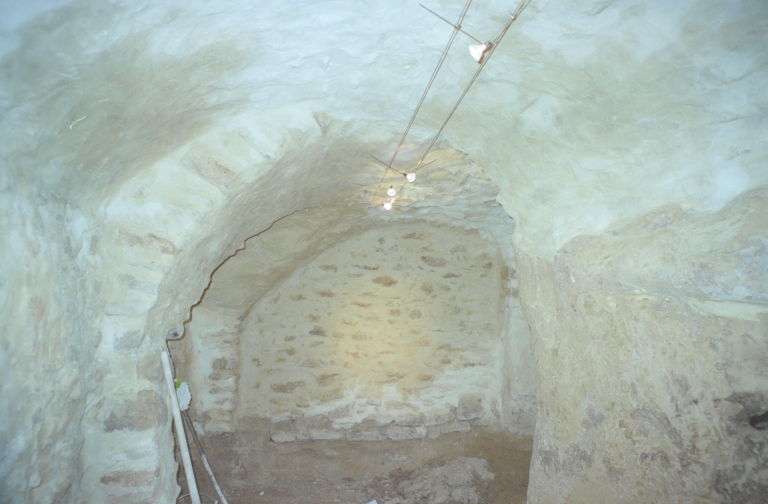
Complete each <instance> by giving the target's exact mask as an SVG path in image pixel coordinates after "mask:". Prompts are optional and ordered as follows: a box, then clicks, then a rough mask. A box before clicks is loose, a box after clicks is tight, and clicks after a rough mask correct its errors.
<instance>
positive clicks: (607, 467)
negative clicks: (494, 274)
mask: <svg viewBox="0 0 768 504" xmlns="http://www.w3.org/2000/svg"><path fill="white" fill-rule="evenodd" d="M767 210H768V189H766V188H763V189H758V190H753V191H750V192H747V193H745V194H744V195H742V196H741V197H739V198H737V199H736V200H734V201H733V202H731V203H729V204H728V205H727V206H726V207H725V208H724V209H723V210H721V211H720V212H718V213H715V214H697V213H694V212H691V211H685V210H682V209H680V208H678V207H674V206H670V207H665V208H662V209H659V210H657V211H654V212H651V213H649V214H647V215H645V216H643V217H641V218H639V219H637V220H635V221H633V222H631V223H629V224H627V225H626V226H623V227H617V228H614V229H613V230H610V231H609V232H607V233H605V234H603V235H600V236H594V237H580V238H576V239H573V240H572V241H570V242H569V243H568V244H567V245H566V246H565V247H563V249H561V250H560V252H559V253H558V255H557V257H556V258H555V260H554V262H550V261H547V260H543V259H536V258H533V257H530V256H523V257H520V256H518V263H519V264H520V272H521V274H522V278H521V280H520V288H521V299H522V302H523V310H524V313H525V315H526V317H527V319H528V320H529V322H530V324H531V328H532V333H533V335H534V339H535V348H536V352H535V354H536V376H537V394H538V395H537V397H538V419H537V425H536V436H535V441H534V445H535V446H534V457H533V460H532V464H531V476H530V486H529V502H531V503H532V504H534V503H552V502H568V503H585V504H586V503H594V502H638V503H640V502H647V503H650V502H669V503H672V502H679V503H691V502H697V503H702V504H703V503H715V502H745V503H746V502H760V501H762V500H763V499H764V497H765V495H766V493H768V470H766V465H767V463H768V443H766V438H765V432H764V431H758V430H755V429H754V428H752V427H751V426H750V424H749V420H750V418H751V417H753V416H755V415H759V414H761V413H762V412H764V411H765V410H768V297H766V292H768V276H767V275H768V267H766V266H767V265H768V248H767V247H768V218H767V217H766V215H768V213H767Z"/></svg>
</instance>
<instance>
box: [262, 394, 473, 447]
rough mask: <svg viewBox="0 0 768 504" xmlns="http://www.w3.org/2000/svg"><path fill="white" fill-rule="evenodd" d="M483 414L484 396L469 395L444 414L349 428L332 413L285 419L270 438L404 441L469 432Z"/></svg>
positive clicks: (277, 425)
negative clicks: (339, 424) (335, 420)
mask: <svg viewBox="0 0 768 504" xmlns="http://www.w3.org/2000/svg"><path fill="white" fill-rule="evenodd" d="M484 416H485V410H484V408H483V404H482V397H481V396H479V395H474V394H467V395H463V396H461V397H460V398H459V404H458V407H451V408H447V412H445V413H443V414H435V415H423V414H420V415H413V416H411V417H410V418H407V419H404V420H393V421H391V422H387V423H383V424H382V423H378V422H376V421H374V420H370V419H367V420H363V421H362V422H360V423H357V424H354V425H352V426H351V427H348V428H344V427H334V419H333V416H332V415H331V416H324V415H315V416H311V417H301V418H296V419H291V420H284V421H282V422H276V423H273V424H272V429H271V432H270V439H271V440H272V441H274V442H275V443H284V442H288V441H308V440H314V441H317V440H328V439H348V440H350V441H380V440H382V439H390V440H392V441H403V440H406V439H424V438H436V437H437V436H439V435H440V434H448V433H451V432H467V431H469V430H471V428H472V426H473V425H474V424H478V423H482V419H483V417H484ZM345 427H346V426H345Z"/></svg>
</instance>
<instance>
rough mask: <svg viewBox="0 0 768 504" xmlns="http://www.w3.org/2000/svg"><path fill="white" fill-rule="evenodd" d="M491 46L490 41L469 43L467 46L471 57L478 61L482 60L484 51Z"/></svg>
mask: <svg viewBox="0 0 768 504" xmlns="http://www.w3.org/2000/svg"><path fill="white" fill-rule="evenodd" d="M491 47H493V44H492V43H491V42H485V43H484V44H478V45H471V46H469V54H471V55H472V57H473V58H474V59H475V61H477V62H478V63H482V62H483V58H484V57H485V53H487V52H488V51H489V50H490V49H491Z"/></svg>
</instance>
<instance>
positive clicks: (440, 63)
mask: <svg viewBox="0 0 768 504" xmlns="http://www.w3.org/2000/svg"><path fill="white" fill-rule="evenodd" d="M471 3H472V0H467V3H466V4H465V5H464V8H463V9H462V11H461V15H460V16H459V21H458V22H457V23H456V25H453V26H454V29H453V33H451V36H450V38H449V39H448V43H447V44H446V45H445V49H443V53H442V54H441V55H440V59H439V60H438V62H437V66H435V70H434V72H432V77H430V79H429V82H428V83H427V87H426V88H424V93H422V95H421V99H420V100H419V103H418V105H416V109H415V110H414V111H413V115H412V116H411V120H410V121H409V122H408V126H406V128H405V131H404V132H403V136H402V137H401V138H400V143H398V144H397V148H396V149H395V152H394V153H393V154H392V159H390V160H389V163H388V164H387V169H386V170H384V175H382V176H381V181H380V182H379V185H378V187H377V188H376V192H375V193H374V194H373V197H372V198H371V202H370V204H369V206H373V201H374V200H375V199H376V196H378V194H379V189H381V184H382V183H383V182H384V179H385V178H386V176H387V172H389V170H391V169H392V163H394V162H395V158H396V157H397V154H398V152H400V148H402V146H403V143H404V142H405V137H407V136H408V132H409V131H410V130H411V126H413V122H414V121H415V120H416V116H417V115H418V113H419V110H421V106H422V104H423V103H424V100H425V99H426V97H427V93H429V89H430V88H431V87H432V83H434V82H435V78H436V77H437V73H438V72H439V71H440V68H441V67H442V66H443V62H444V61H445V58H446V57H448V51H449V50H450V48H451V45H452V44H453V41H454V40H455V39H456V35H457V34H458V33H459V30H460V29H461V22H462V21H464V16H465V15H466V14H467V11H468V10H469V6H470V4H471ZM395 171H397V170H395ZM398 173H400V172H398Z"/></svg>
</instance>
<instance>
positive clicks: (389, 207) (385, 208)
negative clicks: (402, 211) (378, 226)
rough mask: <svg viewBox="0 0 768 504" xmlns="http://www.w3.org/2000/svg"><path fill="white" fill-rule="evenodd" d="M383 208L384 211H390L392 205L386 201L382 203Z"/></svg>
mask: <svg viewBox="0 0 768 504" xmlns="http://www.w3.org/2000/svg"><path fill="white" fill-rule="evenodd" d="M383 206H384V210H392V203H391V202H389V201H387V202H386V203H384V205H383Z"/></svg>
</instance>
